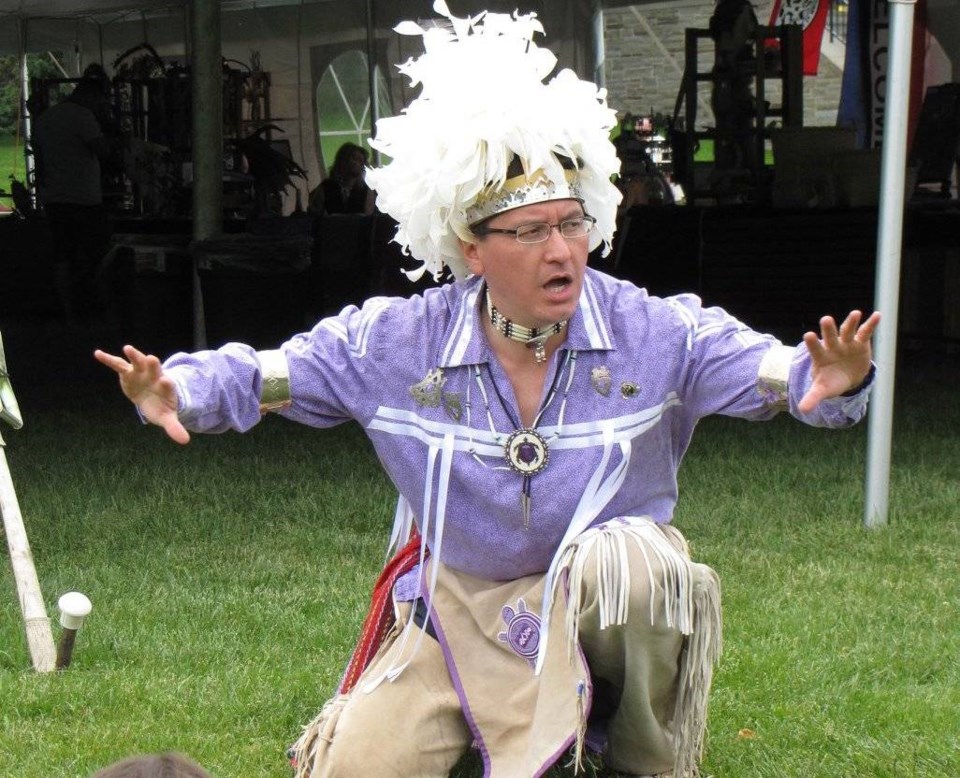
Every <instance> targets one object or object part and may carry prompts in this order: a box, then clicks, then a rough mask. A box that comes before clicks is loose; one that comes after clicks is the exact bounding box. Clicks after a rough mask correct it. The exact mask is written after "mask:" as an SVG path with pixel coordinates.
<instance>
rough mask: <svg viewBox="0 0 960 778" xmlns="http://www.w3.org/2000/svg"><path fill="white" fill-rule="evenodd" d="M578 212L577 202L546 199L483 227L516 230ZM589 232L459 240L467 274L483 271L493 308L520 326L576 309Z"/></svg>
mask: <svg viewBox="0 0 960 778" xmlns="http://www.w3.org/2000/svg"><path fill="white" fill-rule="evenodd" d="M582 215H583V208H582V206H581V205H580V203H579V202H578V201H577V200H551V201H549V202H545V203H535V204H533V205H525V206H523V207H521V208H516V209H514V210H512V211H507V212H506V213H502V214H498V215H497V216H494V217H492V218H491V219H489V220H488V221H487V222H484V226H485V227H490V228H495V229H508V230H512V229H516V228H517V227H520V226H522V225H524V224H532V223H534V222H546V223H547V224H554V225H556V224H559V223H560V222H562V221H563V220H565V219H575V218H577V217H578V216H582ZM588 243H589V236H584V237H582V238H572V239H570V238H564V237H563V236H562V235H561V234H560V231H559V229H553V230H551V231H550V237H549V238H547V240H545V241H544V242H542V243H529V244H524V243H520V242H519V241H517V239H516V238H515V237H513V236H512V235H503V234H501V233H491V234H488V235H484V236H482V237H478V238H477V242H476V243H464V244H463V253H464V258H465V259H466V261H467V266H468V267H469V268H470V272H472V273H473V274H474V275H482V276H484V278H485V279H486V282H487V286H488V287H489V289H490V297H491V298H492V300H493V303H494V305H496V306H497V309H498V310H499V311H500V313H502V314H503V315H504V316H506V317H507V318H508V319H510V320H511V321H514V322H516V323H517V324H520V325H522V326H524V327H544V326H546V325H549V324H553V323H555V322H558V321H561V320H564V319H569V318H570V317H571V316H572V315H573V312H574V311H575V310H576V308H577V303H578V302H579V300H580V290H581V288H582V287H583V276H584V272H585V270H586V267H587V255H588V253H589V251H588Z"/></svg>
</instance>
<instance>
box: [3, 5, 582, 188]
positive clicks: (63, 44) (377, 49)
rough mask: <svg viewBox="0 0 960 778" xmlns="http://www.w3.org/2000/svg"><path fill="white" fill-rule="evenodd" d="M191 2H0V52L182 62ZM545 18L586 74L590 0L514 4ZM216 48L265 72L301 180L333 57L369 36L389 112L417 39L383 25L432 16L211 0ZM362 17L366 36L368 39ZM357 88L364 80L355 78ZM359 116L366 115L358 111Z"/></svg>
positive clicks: (78, 64)
mask: <svg viewBox="0 0 960 778" xmlns="http://www.w3.org/2000/svg"><path fill="white" fill-rule="evenodd" d="M191 6H192V3H185V2H175V3H164V2H163V1H162V0H160V2H148V1H145V0H89V1H85V0H0V53H22V52H30V53H38V52H48V51H58V52H62V54H63V58H64V59H65V60H66V61H60V64H61V66H62V67H63V69H64V71H65V73H66V75H67V76H70V77H75V76H77V75H79V73H80V72H81V71H82V70H83V68H84V67H85V66H86V65H88V64H89V63H91V62H101V63H102V64H103V65H104V66H105V68H106V69H107V72H108V74H111V75H112V73H113V68H112V65H113V62H114V60H115V59H116V58H117V57H118V56H119V55H120V54H122V53H124V52H126V51H128V50H129V49H131V48H133V47H135V46H138V45H140V44H144V43H148V44H149V45H150V46H151V47H152V48H153V49H155V50H156V52H157V53H158V54H159V55H161V56H162V57H163V58H164V59H165V60H168V61H179V62H182V63H183V64H185V65H187V64H189V62H190V28H189V25H190V21H189V13H190V8H191ZM449 6H450V8H451V11H452V12H453V13H455V14H457V15H460V16H465V15H468V14H471V13H477V12H478V11H480V10H484V9H488V10H493V11H501V12H512V11H514V10H515V9H516V8H517V4H516V2H515V1H513V0H511V2H501V1H500V0H484V1H482V2H476V1H475V0H471V1H469V2H467V1H465V0H460V2H458V1H457V0H450V2H449ZM522 6H523V10H525V11H527V10H530V11H536V12H537V13H538V14H539V15H540V17H541V18H542V19H544V21H545V27H546V28H547V36H546V38H545V39H544V41H543V44H544V45H546V46H548V47H549V48H550V49H551V50H552V51H553V52H554V53H555V54H556V55H557V57H558V58H559V60H560V64H561V66H564V67H571V68H573V69H574V70H575V71H577V72H578V73H579V74H580V75H581V76H584V77H589V76H592V75H593V62H594V60H595V55H594V41H593V29H594V27H593V25H592V23H591V22H592V19H593V15H594V12H595V10H596V8H598V7H599V3H598V2H595V0H562V1H558V0H553V2H550V3H549V5H548V4H547V2H546V1H545V0H536V1H533V2H524V3H523V4H522ZM221 9H222V16H221V49H222V54H223V56H224V58H226V59H228V60H234V61H236V62H238V63H243V64H249V63H250V62H251V59H252V57H253V56H254V55H256V56H258V57H259V61H260V65H261V67H262V69H263V70H264V71H266V72H268V73H269V74H270V78H271V85H270V110H271V122H272V123H273V124H275V125H277V126H279V127H280V128H281V129H282V130H283V133H284V135H283V136H282V137H284V138H286V139H287V140H289V141H290V144H291V147H292V149H293V152H294V158H295V159H296V160H297V161H298V162H300V164H302V165H303V167H305V168H306V170H307V172H308V175H309V180H310V181H312V182H313V183H316V181H318V180H319V178H320V177H321V173H322V167H323V161H322V160H321V159H320V154H319V145H318V141H317V124H318V116H317V104H316V85H317V84H318V82H319V80H320V77H321V75H322V74H323V72H324V70H325V69H326V68H327V66H328V65H329V64H330V63H331V62H332V61H333V60H334V59H335V58H336V57H337V56H338V55H340V54H342V53H344V52H345V51H349V50H359V51H361V52H363V53H364V55H366V53H367V52H368V51H369V48H370V45H371V41H372V47H373V50H374V57H375V61H376V64H377V67H378V69H379V72H380V74H381V78H382V79H385V80H384V83H385V85H386V90H387V94H386V95H381V96H380V101H381V102H384V101H385V102H386V103H387V104H388V105H390V106H391V110H392V111H393V112H396V111H399V110H400V108H402V107H403V104H404V103H405V102H406V101H407V99H408V98H409V95H408V94H407V91H408V90H407V85H406V83H405V82H404V81H402V80H401V79H400V78H399V77H398V75H397V72H396V68H395V67H394V65H396V64H398V63H400V62H403V61H405V60H406V59H408V58H409V57H410V56H411V55H412V54H414V53H415V52H414V49H413V48H411V47H412V46H415V45H416V44H417V43H419V41H418V40H417V41H414V42H413V43H411V42H410V39H409V38H405V37H403V36H399V35H397V34H396V33H394V32H393V27H394V26H395V25H396V24H397V23H398V22H400V21H402V20H404V19H409V18H427V17H430V16H434V15H435V14H433V11H432V2H431V1H430V0H401V1H398V0H390V1H389V2H388V1H385V0H369V1H368V2H359V0H302V2H290V0H273V2H271V1H270V0H267V1H266V2H264V1H263V0H257V2H250V1H249V0H224V1H223V2H222V3H221ZM368 20H370V21H371V22H372V25H370V27H372V30H371V32H372V36H371V37H370V38H368ZM364 86H365V87H366V84H365V85H364ZM368 115H369V114H368Z"/></svg>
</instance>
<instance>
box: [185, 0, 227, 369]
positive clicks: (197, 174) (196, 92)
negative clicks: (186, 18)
mask: <svg viewBox="0 0 960 778" xmlns="http://www.w3.org/2000/svg"><path fill="white" fill-rule="evenodd" d="M192 61H193V90H192V92H193V94H192V99H193V239H194V240H205V239H207V238H210V237H212V236H214V235H216V234H217V233H219V232H220V231H221V230H222V220H223V207H222V203H223V174H222V172H221V168H222V166H223V159H222V157H223V74H222V67H223V66H222V55H221V42H220V2H219V0H196V2H195V3H194V4H193V59H192ZM193 347H194V348H195V349H198V350H199V349H204V348H206V347H207V328H206V320H205V316H204V311H203V290H202V289H201V286H200V274H199V272H198V268H197V260H196V257H194V260H193Z"/></svg>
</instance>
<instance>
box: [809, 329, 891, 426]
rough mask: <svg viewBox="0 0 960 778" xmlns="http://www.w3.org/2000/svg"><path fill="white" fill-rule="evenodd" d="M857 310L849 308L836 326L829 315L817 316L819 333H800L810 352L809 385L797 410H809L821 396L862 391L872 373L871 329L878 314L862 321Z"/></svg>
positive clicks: (828, 397)
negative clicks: (847, 312)
mask: <svg viewBox="0 0 960 778" xmlns="http://www.w3.org/2000/svg"><path fill="white" fill-rule="evenodd" d="M861 319H862V314H861V313H860V311H851V312H850V314H849V315H848V316H847V318H846V319H844V320H843V323H842V324H841V325H840V326H839V327H837V323H836V322H835V321H834V319H833V317H832V316H824V317H823V318H822V319H820V337H817V334H816V333H815V332H808V333H806V334H805V335H804V336H803V343H804V345H805V346H806V347H807V351H808V352H809V354H810V386H809V388H808V389H807V391H806V392H805V393H804V395H803V397H802V398H801V399H800V402H799V403H797V410H798V411H799V412H800V413H801V414H808V413H812V412H813V411H814V410H815V409H816V408H817V406H818V405H819V404H820V403H821V402H822V401H823V400H829V399H833V398H835V397H841V396H851V395H854V394H857V393H859V392H860V391H862V390H863V389H864V388H866V386H867V385H868V384H869V382H870V380H871V379H872V376H873V361H872V349H871V346H870V341H871V338H872V337H873V333H874V331H875V330H876V328H877V325H878V324H879V323H880V314H879V313H878V312H876V311H875V312H874V313H872V314H871V315H870V316H869V317H868V318H867V319H866V320H865V321H862V322H861Z"/></svg>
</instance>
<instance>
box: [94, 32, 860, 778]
mask: <svg viewBox="0 0 960 778" xmlns="http://www.w3.org/2000/svg"><path fill="white" fill-rule="evenodd" d="M454 29H455V30H458V32H454V33H450V32H448V31H445V30H443V29H440V28H434V29H431V30H429V31H426V32H424V33H423V34H424V37H425V48H426V53H425V54H424V55H423V56H422V57H420V58H419V59H417V60H412V61H410V62H408V63H407V64H406V65H404V66H403V69H404V72H405V73H406V74H407V75H408V76H409V77H410V78H411V80H413V81H417V82H420V83H422V84H423V91H422V93H421V97H420V98H418V101H416V102H415V103H414V105H412V106H411V107H410V108H409V109H408V110H407V111H406V112H405V113H404V114H402V115H400V116H398V117H393V118H390V119H385V120H382V121H381V122H380V124H378V128H377V129H378V132H377V140H376V141H375V142H376V143H377V144H378V148H379V150H380V151H382V152H383V153H384V154H385V155H386V156H388V157H389V158H390V160H391V162H390V164H389V165H387V166H386V167H383V168H379V169H376V170H373V171H370V173H369V177H370V183H371V186H372V187H373V188H375V189H376V191H377V195H378V207H379V208H380V209H381V210H383V211H384V212H386V213H388V214H389V215H391V216H392V217H393V218H395V219H396V220H397V222H398V224H399V228H398V232H397V240H398V242H400V243H401V244H402V245H403V246H405V247H408V248H409V250H410V251H411V253H412V254H413V256H414V257H417V258H419V259H420V260H421V261H422V263H423V270H424V271H426V272H430V273H432V274H434V275H435V276H437V275H439V274H440V273H441V272H442V271H443V270H444V268H445V267H448V268H449V269H450V270H451V271H452V272H453V274H454V275H455V277H456V278H457V279H458V280H457V281H456V282H455V283H452V284H448V285H445V286H442V287H438V288H434V289H428V290H426V291H425V292H424V294H423V295H422V296H417V297H413V298H410V299H400V298H393V299H386V298H374V299H371V300H369V301H368V302H367V303H366V304H365V305H364V306H363V307H362V308H360V309H357V308H353V307H351V308H347V309H345V310H344V311H343V312H342V313H341V314H339V315H338V316H336V317H331V318H329V319H324V320H322V321H321V322H320V323H319V324H318V325H317V326H316V327H314V328H313V330H311V331H310V332H308V333H303V334H301V335H297V336H295V337H294V338H292V339H291V340H290V341H288V342H287V343H285V344H284V345H283V346H282V347H281V348H280V349H278V350H275V351H261V352H257V351H255V350H253V349H252V348H249V347H247V346H244V345H242V344H228V345H226V346H224V347H222V348H221V349H218V350H217V351H207V352H201V353H198V354H192V355H191V354H177V355H175V356H173V357H172V358H170V359H169V360H167V361H166V362H165V363H164V364H162V365H161V363H160V361H159V360H158V359H157V358H156V357H154V356H149V355H146V354H143V353H141V352H139V351H138V350H137V349H135V348H133V347H130V346H127V347H125V348H124V352H123V355H122V356H118V355H111V354H106V353H104V352H97V353H96V357H97V359H98V360H100V361H101V362H102V363H103V364H105V365H107V366H108V367H110V368H111V369H112V370H114V371H116V373H117V374H118V376H119V378H120V385H121V388H122V390H123V392H124V393H125V394H126V396H127V397H128V398H129V399H130V400H131V401H132V402H133V403H134V404H135V405H136V406H137V407H138V409H139V410H140V412H141V414H142V415H143V417H144V418H145V419H146V420H147V421H149V422H151V423H153V424H156V425H159V426H161V427H163V428H164V430H165V431H166V433H167V434H168V435H169V436H170V437H171V438H172V439H173V440H175V441H177V442H179V443H187V442H188V441H189V439H190V432H189V431H188V430H192V431H196V432H220V431H224V430H227V429H235V430H241V431H243V430H247V429H250V428H251V427H252V426H253V425H255V424H256V423H257V422H258V421H259V420H260V418H261V414H262V413H263V412H266V411H271V410H272V411H276V412H278V413H280V414H282V415H284V416H286V417H287V418H290V419H292V420H295V421H299V422H302V423H305V424H310V425H313V426H317V427H327V426H332V425H335V424H339V423H342V422H344V421H347V420H351V419H352V420H356V421H357V422H359V423H360V425H361V426H362V427H363V429H364V430H365V431H366V433H367V435H368V436H369V438H370V440H371V442H372V444H373V446H374V447H375V449H376V451H377V454H378V456H379V458H380V461H381V462H382V463H383V465H384V467H385V469H386V471H387V473H388V475H389V476H390V478H391V479H392V481H393V483H394V484H395V485H396V487H397V490H398V492H399V493H400V499H399V501H398V506H397V511H396V520H395V526H394V532H393V542H392V545H393V546H394V547H395V548H400V552H399V553H398V554H397V555H396V556H395V557H394V560H393V561H392V562H391V564H390V565H388V567H387V568H386V569H385V571H384V574H383V575H382V576H381V579H380V581H379V582H378V585H377V587H376V591H375V596H374V599H373V605H372V607H371V611H370V614H369V615H368V618H367V621H366V622H365V626H364V630H363V634H362V635H361V639H360V641H359V642H358V647H357V650H356V652H355V653H354V656H353V657H352V658H351V661H350V662H349V664H348V666H347V669H346V671H345V672H344V676H343V680H342V682H341V684H340V687H339V689H338V691H337V693H336V694H335V695H334V696H333V697H332V698H331V699H330V700H329V701H328V703H327V704H326V705H324V706H323V709H322V710H321V712H320V714H319V715H318V716H317V718H316V719H315V720H314V721H313V722H311V723H310V724H309V725H308V726H307V727H306V728H305V730H304V732H303V734H302V736H301V738H300V739H299V740H298V742H297V744H296V745H295V747H294V756H295V761H296V766H297V771H298V775H299V776H313V777H314V778H320V777H321V776H354V775H378V776H381V775H382V776H397V778H406V777H408V776H411V775H416V776H425V777H433V778H445V777H446V776H447V775H448V774H449V771H450V769H451V768H452V767H453V765H454V764H455V763H456V762H457V760H458V759H459V758H460V756H461V755H462V754H463V752H464V751H466V750H467V749H468V748H469V747H470V745H471V743H476V744H477V745H478V748H479V751H480V753H481V755H482V758H483V761H484V766H485V774H487V775H490V776H494V777H496V776H519V775H523V776H527V775H540V774H542V773H543V772H544V771H545V770H546V769H547V767H548V766H549V765H551V764H553V763H554V762H556V761H557V760H558V759H560V758H562V757H563V754H564V752H565V751H567V749H571V748H572V750H573V754H574V758H575V759H576V760H578V761H580V760H583V759H584V758H586V751H587V749H588V747H589V748H590V749H595V750H597V751H598V752H600V753H601V754H602V759H603V762H604V766H605V768H606V769H608V770H611V771H616V772H617V773H619V774H630V775H648V776H649V775H655V774H672V775H673V776H674V778H689V777H690V776H693V775H695V774H696V772H697V764H698V762H699V759H700V755H701V750H702V745H703V735H704V729H705V724H706V712H707V698H708V695H709V689H710V683H711V677H712V668H713V663H714V661H715V660H716V658H717V655H718V652H719V641H720V634H719V633H720V613H719V608H720V604H719V582H718V579H717V576H716V573H715V572H714V571H713V570H711V569H710V568H709V567H707V566H706V565H703V564H699V563H696V562H694V561H692V560H691V558H690V554H689V549H688V548H687V544H686V541H685V539H684V537H683V535H682V534H681V533H680V532H679V530H677V529H676V528H674V527H672V526H671V524H670V521H671V518H672V515H673V511H674V507H675V505H676V501H677V479H676V473H677V468H678V467H679V463H680V461H681V460H682V458H683V455H684V453H685V451H686V449H687V447H688V445H689V443H690V439H691V436H692V434H693V431H694V428H695V426H696V424H697V422H698V421H699V420H700V419H701V418H702V417H704V416H707V415H710V414H714V413H720V414H725V415H730V416H737V417H741V418H745V419H752V420H763V419H769V418H772V417H773V416H775V415H776V414H777V413H779V412H781V411H789V412H790V413H791V414H792V415H794V416H795V417H797V418H798V419H800V420H801V421H803V422H805V423H808V424H812V425H817V426H824V427H844V426H848V425H850V424H853V423H854V422H856V421H857V420H858V419H860V418H861V417H862V416H863V414H864V412H865V408H866V402H867V394H868V388H869V385H870V382H871V376H872V365H871V360H870V354H871V351H870V337H871V335H872V333H873V331H874V328H875V327H876V325H877V322H878V315H877V314H874V315H872V316H870V317H869V318H868V319H867V320H866V321H863V322H861V316H860V314H859V313H858V312H854V313H851V314H850V316H848V317H847V318H846V320H845V321H844V322H843V323H842V324H841V325H840V327H839V328H838V327H837V325H836V324H835V322H834V321H833V319H832V318H830V317H824V319H823V320H822V321H821V329H822V332H821V337H819V338H818V337H817V336H816V335H815V334H814V333H807V335H806V336H805V337H804V343H802V344H800V345H799V346H797V347H786V346H784V345H782V344H780V343H779V342H778V341H776V340H775V339H774V338H772V337H770V336H766V335H762V334H760V333H757V332H754V331H752V330H750V329H748V328H747V327H746V326H744V325H743V324H742V323H740V322H739V321H737V320H736V319H734V318H733V317H731V316H730V315H729V314H727V313H726V312H724V311H722V310H720V309H718V308H708V307H704V306H703V305H702V303H701V302H700V300H699V299H697V298H696V297H695V296H693V295H680V296H677V297H672V298H667V299H660V298H656V297H652V296H650V295H648V294H647V293H646V292H645V291H644V290H642V289H639V288H637V287H636V286H634V285H633V284H630V283H627V282H623V281H619V280H616V279H613V278H612V277H610V276H607V275H605V274H603V273H600V272H597V271H595V270H593V269H591V268H588V267H587V257H588V254H589V252H590V250H592V249H594V248H597V247H599V246H600V244H601V243H605V244H607V248H608V249H609V244H610V242H611V240H612V237H613V230H614V225H615V219H616V209H617V204H618V203H619V201H620V197H621V195H620V193H619V192H618V190H617V189H616V187H615V186H614V184H613V183H612V182H611V179H612V177H613V176H614V174H615V173H616V172H617V169H618V162H617V158H616V154H615V151H614V149H613V146H612V144H611V143H610V141H609V130H610V128H611V127H612V126H613V122H614V121H615V116H614V114H613V112H612V111H611V110H610V109H609V108H608V107H607V106H606V104H605V101H604V98H603V93H601V92H599V91H598V89H597V87H596V86H595V85H593V84H590V83H589V82H584V81H580V80H579V79H577V78H576V76H575V75H573V74H572V73H571V72H570V71H562V72H560V73H559V74H558V75H557V76H556V77H555V78H554V79H552V80H551V81H550V82H549V83H547V84H545V83H543V80H544V78H545V76H546V75H547V73H549V72H550V70H551V69H552V67H553V65H554V63H555V58H553V57H552V55H550V54H549V52H546V51H544V50H541V49H538V47H537V46H536V45H534V44H533V43H532V37H533V34H534V33H535V32H538V31H541V30H540V25H539V22H537V20H536V18H535V16H534V15H521V16H518V17H516V18H512V17H509V16H505V15H496V14H488V15H487V16H485V17H482V18H480V17H478V18H475V19H474V20H473V21H472V22H468V21H466V20H458V23H457V25H455V26H454ZM504 84H509V85H510V89H504V88H503V85H504ZM494 86H495V87H496V88H492V87H494ZM480 96H482V99H480ZM531 106H533V107H535V108H536V110H520V108H529V107H531ZM454 126H456V127H459V128H460V129H461V131H462V132H463V133H468V132H469V133H472V134H470V135H469V136H464V135H461V136H460V137H458V142H457V143H456V144H450V143H449V142H448V141H449V138H450V137H451V136H450V128H451V127H454ZM471 174H472V175H471Z"/></svg>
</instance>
